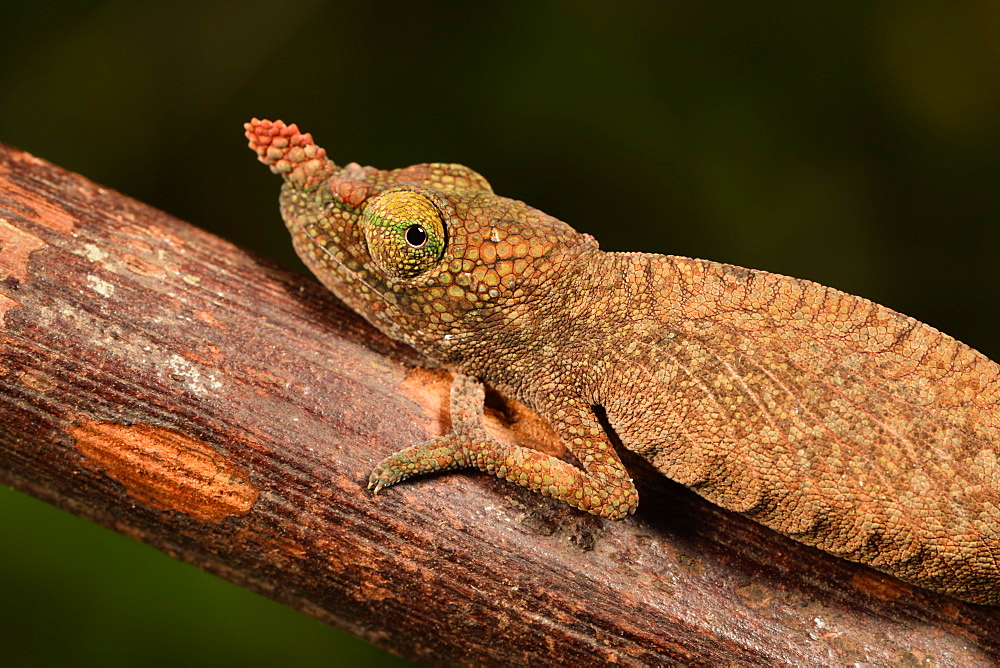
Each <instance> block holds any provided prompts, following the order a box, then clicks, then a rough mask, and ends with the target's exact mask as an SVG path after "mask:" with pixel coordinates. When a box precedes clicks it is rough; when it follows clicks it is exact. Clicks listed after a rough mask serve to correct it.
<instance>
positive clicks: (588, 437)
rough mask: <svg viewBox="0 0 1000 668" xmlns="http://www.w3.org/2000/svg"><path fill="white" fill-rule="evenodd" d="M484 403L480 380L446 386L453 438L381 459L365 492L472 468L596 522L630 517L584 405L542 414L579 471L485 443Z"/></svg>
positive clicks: (624, 480)
mask: <svg viewBox="0 0 1000 668" xmlns="http://www.w3.org/2000/svg"><path fill="white" fill-rule="evenodd" d="M484 398H485V392H484V390H483V384H482V383H481V382H480V381H479V380H477V379H476V378H473V377H472V376H463V375H459V376H456V378H455V381H454V382H453V383H452V386H451V401H450V409H451V422H452V432H451V433H450V434H448V435H447V436H441V437H439V438H434V439H431V440H429V441H425V442H423V443H420V444H417V445H414V446H411V447H409V448H406V449H404V450H400V451H399V452H397V453H395V454H394V455H391V456H389V457H386V458H385V459H383V460H382V461H381V462H379V464H378V465H377V466H376V467H375V470H374V471H373V472H372V474H371V476H370V477H369V479H368V488H369V489H372V490H374V491H375V492H378V491H379V490H380V489H382V488H384V487H388V486H390V485H394V484H395V483H397V482H400V481H402V480H406V479H407V478H409V477H411V476H414V475H418V474H421V473H432V472H435V471H447V470H451V469H458V468H471V467H475V468H478V469H480V470H481V471H484V472H486V473H489V474H490V475H495V476H497V477H499V478H504V479H506V480H510V481H511V482H515V483H517V484H518V485H521V486H523V487H527V488H529V489H531V490H534V491H536V492H540V493H541V494H543V495H545V496H551V497H553V498H555V499H559V500H561V501H565V502H566V503H568V504H570V505H572V506H576V507H577V508H580V509H582V510H586V511H587V512H589V513H593V514H595V515H601V516H603V517H609V518H612V519H621V518H622V517H625V515H627V514H629V513H632V512H635V509H636V506H637V505H638V503H639V495H638V493H637V492H636V490H635V486H634V485H633V484H632V479H631V478H630V477H629V475H628V471H626V470H625V467H624V466H623V465H622V462H621V460H620V459H619V458H618V454H617V453H616V452H615V450H614V447H613V446H612V445H611V443H610V441H609V440H608V436H607V434H606V433H605V432H604V429H603V428H602V427H601V424H600V423H599V422H598V421H597V418H596V416H595V415H594V411H593V409H592V408H591V407H590V406H589V405H588V404H586V403H584V402H580V401H567V400H563V401H560V400H558V399H556V400H553V401H552V404H553V405H552V406H547V407H545V408H546V410H545V413H546V415H547V416H548V419H549V422H551V424H552V426H553V428H554V429H555V431H556V433H557V434H558V435H559V437H560V438H561V439H563V441H564V442H565V443H566V444H567V445H568V446H569V449H570V451H571V452H572V453H573V455H574V456H575V457H576V459H577V461H579V462H580V465H581V466H582V467H583V468H582V469H581V468H578V467H576V466H573V465H572V464H569V463H567V462H564V461H562V460H561V459H558V458H556V457H552V456H550V455H546V454H544V453H541V452H538V451H537V450H532V449H531V448H526V447H524V446H520V445H512V444H509V443H503V442H501V441H498V440H496V439H495V438H493V437H492V436H490V435H489V433H488V432H487V431H486V428H485V426H484V425H483V401H484Z"/></svg>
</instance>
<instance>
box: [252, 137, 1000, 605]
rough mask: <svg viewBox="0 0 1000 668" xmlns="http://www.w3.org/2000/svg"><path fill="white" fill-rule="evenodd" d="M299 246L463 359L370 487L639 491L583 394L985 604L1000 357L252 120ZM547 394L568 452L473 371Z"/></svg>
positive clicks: (613, 499) (792, 531)
mask: <svg viewBox="0 0 1000 668" xmlns="http://www.w3.org/2000/svg"><path fill="white" fill-rule="evenodd" d="M246 130H247V137H248V138H249V140H250V146H251V148H253V149H254V150H255V151H256V152H257V154H258V156H259V158H260V160H261V161H262V162H264V163H265V164H267V165H269V166H270V167H271V169H272V171H274V172H275V173H278V174H281V175H282V176H283V177H284V179H285V185H284V188H283V190H282V194H281V211H282V215H283V217H284V219H285V222H286V224H287V225H288V228H289V230H290V231H291V233H292V238H293V242H294V244H295V248H296V250H297V251H298V253H299V254H300V255H301V256H302V258H303V259H304V260H305V262H306V264H307V265H309V267H310V268H311V269H312V270H313V271H314V272H315V273H316V275H317V276H318V277H319V278H320V280H322V281H323V283H324V284H325V285H327V286H328V287H329V288H330V289H331V290H333V291H334V292H335V293H336V294H337V295H338V296H339V297H340V298H341V299H343V300H344V301H346V302H347V303H348V304H349V305H350V306H351V307H352V308H354V309H355V310H357V311H358V312H359V313H361V314H362V315H363V316H365V317H366V318H367V319H368V320H369V321H371V322H372V323H373V324H374V325H375V326H377V327H379V328H380V329H382V330H383V331H385V332H386V333H388V334H389V335H390V336H393V337H395V338H397V339H400V340H402V341H405V342H407V343H409V344H411V345H413V346H414V347H416V348H417V349H419V350H421V351H423V352H424V353H425V354H427V355H428V356H429V357H431V358H432V359H434V360H436V361H437V362H439V363H440V364H441V365H442V366H445V367H447V368H450V369H452V370H454V371H456V372H458V373H459V374H461V375H459V376H458V377H457V379H456V381H455V384H454V386H453V387H452V401H451V411H452V423H453V432H452V433H451V434H449V435H448V436H444V437H441V438H438V439H434V440H432V441H428V442H427V443H422V444H416V445H414V446H412V447H410V448H407V449H405V450H403V451H401V452H398V453H396V454H394V455H392V456H390V457H388V458H387V459H386V460H384V461H383V462H381V463H380V464H379V465H378V467H377V468H376V470H375V471H374V472H373V473H372V477H371V480H370V487H372V488H373V489H375V490H376V491H377V490H378V489H381V488H383V487H385V486H388V485H392V484H394V483H396V482H399V481H401V480H403V479H405V478H408V477H410V476H412V475H415V474H419V473H426V472H431V471H440V470H445V469H454V468H459V467H477V468H480V469H482V470H483V471H486V472H488V473H491V474H493V475H497V476H499V477H503V478H506V479H508V480H511V481H513V482H516V483H518V484H521V485H524V486H526V487H529V488H531V489H534V490H536V491H538V492H540V493H542V494H545V495H547V496H552V497H555V498H559V499H562V500H564V501H566V502H567V503H570V504H572V505H574V506H576V507H578V508H582V509H584V510H586V511H588V512H592V513H595V514H598V515H602V516H605V517H611V518H621V517H624V516H625V515H627V514H628V513H630V512H633V511H634V510H635V508H636V505H637V503H638V496H637V494H636V491H635V488H634V487H633V485H632V482H631V480H630V478H629V475H628V473H627V471H626V470H625V468H624V467H623V466H622V463H621V461H620V459H619V458H618V456H617V455H616V453H615V452H614V449H613V447H612V446H611V445H610V442H609V439H608V436H607V434H605V432H604V430H603V429H602V427H601V425H600V423H599V422H598V420H597V418H596V415H595V413H594V406H602V407H603V408H604V410H605V411H606V413H607V417H608V421H609V423H610V424H611V426H612V428H613V429H614V430H615V432H616V433H617V435H618V436H619V437H620V439H621V441H622V443H623V444H624V445H625V446H626V447H627V448H628V449H630V450H633V451H635V452H637V453H638V454H640V455H641V456H643V457H644V458H646V459H647V460H649V461H650V462H651V463H652V464H653V465H655V466H656V467H657V468H658V469H659V470H660V471H662V472H663V473H664V474H665V475H667V476H669V477H670V478H673V479H674V480H677V481H678V482H681V483H683V484H685V485H688V486H689V487H691V488H693V489H694V490H695V491H697V492H698V493H699V494H701V495H703V496H704V497H706V498H708V499H709V500H711V501H713V502H715V503H717V504H719V505H720V506H723V507H725V508H728V509H731V510H734V511H738V512H741V513H744V514H745V515H747V516H749V517H751V518H753V519H755V520H756V521H758V522H761V523H762V524H765V525H766V526H769V527H771V528H773V529H775V530H777V531H780V532H781V533H784V534H786V535H788V536H791V537H793V538H795V539H797V540H800V541H802V542H804V543H807V544H810V545H814V546H816V547H819V548H821V549H824V550H827V551H829V552H832V553H834V554H837V555H839V556H842V557H844V558H847V559H851V560H854V561H860V562H862V563H865V564H869V565H871V566H873V567H875V568H878V569H880V570H883V571H886V572H889V573H892V574H894V575H896V576H898V577H900V578H902V579H904V580H907V581H909V582H913V583H915V584H917V585H920V586H923V587H927V588H929V589H934V590H937V591H941V592H944V593H947V594H951V595H953V596H956V597H958V598H962V599H965V600H968V601H973V602H976V603H984V604H991V605H1000V447H998V445H997V444H998V443H1000V438H998V436H1000V433H998V430H1000V409H998V405H1000V368H998V367H997V365H996V364H995V363H994V362H992V361H990V360H989V359H987V358H986V357H984V356H983V355H981V354H980V353H978V352H976V351H975V350H973V349H971V348H969V347H968V346H966V345H964V344H962V343H959V342H958V341H956V340H955V339H952V338H951V337H949V336H947V335H945V334H942V333H941V332H938V331H937V330H935V329H933V328H931V327H929V326H927V325H924V324H922V323H920V322H917V321H916V320H913V319H912V318H908V317H906V316H904V315H901V314H899V313H896V312H894V311H892V310H890V309H887V308H884V307H882V306H879V305H878V304H874V303H872V302H870V301H868V300H865V299H862V298H860V297H854V296H851V295H847V294H844V293H843V292H839V291H837V290H834V289H831V288H827V287H823V286H821V285H817V284H815V283H811V282H809V281H803V280H798V279H794V278H788V277H785V276H779V275H776V274H770V273H766V272H760V271H754V270H749V269H743V268H740V267H734V266H730V265H724V264H719V263H715V262H709V261H705V260H693V259H689V258H682V257H674V256H662V255H652V254H638V253H635V254H633V253H604V252H602V251H600V250H599V249H598V246H597V243H596V242H595V241H594V240H593V238H591V237H590V236H588V235H584V234H579V233H577V232H576V231H574V230H573V229H572V228H571V227H569V226H568V225H566V224H565V223H562V222H560V221H558V220H556V219H555V218H552V217H551V216H548V215H546V214H544V213H542V212H540V211H538V210H536V209H532V208H531V207H529V206H527V205H526V204H524V203H523V202H518V201H515V200H510V199H506V198H503V197H499V196H496V195H494V194H493V192H492V190H491V189H490V186H489V184H488V183H487V182H486V180H485V179H483V178H482V177H481V176H479V175H478V174H476V173H475V172H473V171H472V170H470V169H468V168H466V167H463V166H461V165H445V164H427V165H415V166H412V167H407V168H405V169H399V170H393V171H382V170H377V169H374V168H371V167H360V166H358V165H357V164H353V163H352V164H349V165H347V166H345V167H338V166H337V165H335V164H334V163H333V162H331V161H330V160H328V159H327V158H326V154H325V151H323V149H321V148H319V147H318V146H316V145H315V144H314V142H313V140H312V137H311V136H310V135H308V134H301V133H299V132H298V129H297V128H296V127H295V125H290V126H286V125H285V124H284V123H282V122H280V121H277V122H273V123H272V122H270V121H258V120H256V119H254V120H253V121H252V122H250V123H248V124H246ZM480 381H485V382H488V383H490V384H491V385H492V386H494V387H496V388H498V389H499V390H501V391H503V392H506V393H509V394H511V395H512V396H515V397H517V398H518V399H520V400H522V401H523V402H524V403H526V404H527V405H529V406H530V407H532V408H533V409H535V410H536V411H538V412H539V413H540V414H541V415H543V416H545V417H546V418H547V419H548V420H549V421H550V423H551V424H552V426H553V428H554V429H555V431H556V433H557V434H559V435H560V437H561V438H562V439H563V440H564V441H565V443H566V444H567V446H568V447H569V449H570V450H571V451H572V452H573V454H574V456H575V457H576V459H577V461H578V463H579V466H576V465H572V464H569V463H567V462H563V461H561V460H559V459H556V458H553V457H550V456H548V455H545V454H542V453H539V452H536V451H534V450H529V449H526V448H523V447H520V446H516V445H511V444H506V443H500V442H497V441H495V440H493V439H492V438H491V437H490V436H489V435H488V434H487V432H486V431H485V429H484V428H483V426H482V423H481V419H482V396H483V389H482V383H481V382H480Z"/></svg>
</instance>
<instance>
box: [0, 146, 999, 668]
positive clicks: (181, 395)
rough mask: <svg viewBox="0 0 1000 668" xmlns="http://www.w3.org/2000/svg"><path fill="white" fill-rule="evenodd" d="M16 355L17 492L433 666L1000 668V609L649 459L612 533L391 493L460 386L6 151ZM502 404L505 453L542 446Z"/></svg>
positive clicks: (0, 255) (468, 495) (464, 484)
mask: <svg viewBox="0 0 1000 668" xmlns="http://www.w3.org/2000/svg"><path fill="white" fill-rule="evenodd" d="M275 224H276V225H277V224H280V223H279V221H278V219H277V213H276V214H275ZM0 356H2V364H0V388H2V394H0V481H2V482H5V483H7V484H10V485H12V486H14V487H16V488H18V489H21V490H24V491H26V492H28V493H31V494H34V495H35V496H38V497H39V498H42V499H45V500H47V501H49V502H51V503H53V504H55V505H57V506H59V507H61V508H65V509H67V510H69V511H71V512H74V513H76V514H78V515H81V516H83V517H86V518H88V519H91V520H93V521H96V522H99V523H101V524H103V525H105V526H107V527H110V528H112V529H114V530H116V531H120V532H122V533H125V534H127V535H130V536H133V537H136V538H138V539H139V540H142V541H145V542H147V543H149V544H151V545H153V546H155V547H157V548H159V549H161V550H163V551H165V552H166V553H168V554H170V555H172V556H175V557H177V558H180V559H184V560H186V561H189V562H191V563H194V564H197V565H198V566H200V567H201V568H204V569H206V570H208V571H211V572H213V573H217V574H219V575H221V576H223V577H225V578H227V579H229V580H232V581H233V582H236V583H238V584H240V585H242V586H244V587H247V588H249V589H252V590H254V591H258V592H261V593H263V594H265V595H267V596H270V597H272V598H274V599H276V600H278V601H281V602H283V603H286V604H288V605H290V606H292V607H295V608H297V609H299V610H302V611H303V612H306V613H307V614H310V615H314V616H316V617H318V618H319V619H321V620H323V621H325V622H328V623H330V624H333V625H335V626H339V627H341V628H345V629H348V630H350V631H352V632H354V633H356V634H358V635H360V636H362V637H364V638H367V639H369V640H371V641H372V642H375V643H376V644H379V645H381V646H384V647H387V648H389V649H392V650H393V651H396V652H399V653H401V654H403V655H406V656H409V657H412V658H414V659H417V660H419V661H422V662H425V663H429V664H452V663H484V662H485V663H501V662H505V663H506V662H510V663H513V662H518V663H520V662H528V661H531V662H533V663H577V664H597V663H605V662H609V661H617V662H619V663H623V664H650V663H663V662H682V663H685V664H699V663H711V664H717V663H783V662H790V663H797V664H830V663H832V664H844V663H854V662H866V661H867V662H874V663H877V664H907V663H911V662H918V663H922V662H924V661H931V662H941V663H949V664H955V665H971V664H988V663H991V662H995V661H998V660H1000V611H998V610H997V609H994V608H985V607H979V606H975V605H971V604H966V603H962V602H959V601H956V600H953V599H950V598H948V597H945V596H941V595H937V594H933V593H930V592H927V591H923V590H919V589H914V588H912V587H910V586H908V585H905V584H902V583H900V582H898V581H897V580H894V579H893V578H891V577H889V576H886V575H882V574H879V573H876V572H874V571H871V570H869V569H867V568H864V567H861V566H857V565H854V564H850V563H847V562H845V561H842V560H839V559H836V558H834V557H832V556H829V555H827V554H824V553H822V552H819V551H817V550H814V549H811V548H807V547H804V546H801V545H798V544H796V543H794V542H793V541H791V540H788V539H786V538H783V537H781V536H779V535H777V534H775V533H773V532H771V531H769V530H767V529H764V528H763V527H761V526H758V525H756V524H754V523H753V522H751V521H749V520H746V519H744V518H742V517H740V516H737V515H733V514H731V513H727V512H725V511H722V510H720V509H718V508H715V507H714V506H711V505H710V504H708V503H706V502H705V501H703V500H701V499H700V498H698V497H697V496H695V495H694V494H692V493H691V492H689V491H687V490H685V489H683V488H681V487H680V486H678V485H675V484H673V483H670V482H669V481H666V480H665V479H663V478H661V477H660V476H658V475H656V474H653V473H650V472H648V471H646V470H642V469H641V467H639V466H638V465H637V464H636V463H635V462H634V461H632V460H629V464H630V465H631V466H632V467H633V468H634V469H635V470H636V478H637V485H638V486H639V491H640V495H641V499H642V501H641V505H640V509H639V512H638V513H637V514H636V515H635V516H634V517H631V518H629V519H627V520H625V521H622V522H617V523H616V522H609V521H604V520H600V519H598V518H595V517H592V516H589V515H585V514H583V513H580V512H577V511H574V510H572V509H569V508H566V507H564V506H562V505H560V504H557V503H554V502H551V501H549V500H547V499H543V498H540V497H538V496H536V495H534V494H531V493H529V492H526V491H524V490H521V489H519V488H516V487H513V486H511V485H508V484H505V483H503V482H500V481H498V480H495V479H492V478H488V477H486V476H480V475H476V474H474V473H460V474H452V475H448V476H442V477H436V478H427V479H424V480H419V481H413V482H410V483H407V484H405V485H402V486H398V487H394V488H391V489H389V490H386V491H384V492H383V493H381V494H379V495H378V496H373V495H372V494H371V493H369V492H368V491H367V490H366V489H365V482H366V479H367V476H368V473H369V472H370V470H371V469H372V467H373V466H374V464H375V463H376V462H377V461H378V460H379V459H381V458H382V457H384V456H385V455H387V454H389V453H391V452H393V451H395V450H397V449H399V448H400V447H403V446H405V445H408V444H411V443H414V442H417V441H419V440H422V439H425V438H428V437H431V436H434V435H436V434H440V433H442V432H443V431H444V430H445V429H446V428H447V414H446V400H447V388H448V382H449V381H448V376H447V374H444V373H442V372H436V371H429V370H426V369H420V368H418V367H417V365H419V363H420V361H421V360H420V359H419V357H418V355H417V354H416V353H414V352H413V351H411V350H409V349H407V348H404V347H402V346H399V345H397V344H394V343H392V342H390V341H388V340H387V339H386V338H384V337H383V336H382V335H380V334H379V333H377V332H376V331H374V330H373V329H372V328H370V327H369V326H367V325H366V324H365V323H364V322H362V321H361V320H360V319H359V318H358V317H357V316H355V315H354V314H352V313H351V312H349V311H348V310H347V309H346V308H345V307H344V306H343V305H342V304H340V303H339V302H337V301H336V300H335V299H334V298H333V297H332V296H331V295H329V294H327V293H326V292H325V291H324V290H323V289H322V288H320V287H319V286H318V285H317V284H316V283H315V282H314V281H312V280H311V279H307V278H304V277H301V276H298V275H296V274H294V273H292V272H289V271H285V270H282V269H279V268H277V267H274V266H273V265H271V264H269V263H268V262H266V261H263V260H260V259H259V258H256V257H253V256H251V255H250V254H248V253H245V252H243V251H241V250H239V249H238V248H235V247H233V246H232V245H230V244H228V243H226V242H225V241H222V240H220V239H218V238H215V237H212V236H211V235H209V234H207V233H205V232H202V231H200V230H198V229H195V228H193V227H191V226H189V225H187V224H185V223H182V222H180V221H178V220H175V219H173V218H171V217H169V216H167V215H165V214H163V213H161V212H159V211H155V210H153V209H151V208H149V207H146V206H144V205H142V204H140V203H137V202H134V201H132V200H129V199H127V198H125V197H122V196H121V195H118V194H117V193H114V192H110V191H108V190H106V189H103V188H100V187H99V186H96V185H94V184H92V183H90V182H88V181H86V180H85V179H83V178H81V177H79V176H76V175H73V174H70V173H67V172H65V171H63V170H61V169H59V168H56V167H53V166H52V165H49V164H47V163H45V162H43V161H40V160H37V159H35V158H33V157H31V156H29V155H27V154H24V153H22V152H19V151H17V150H14V149H11V148H5V147H0ZM492 400H493V402H494V404H495V407H496V408H498V409H500V410H501V411H506V413H507V414H508V415H511V416H513V419H507V418H504V417H503V416H502V415H501V413H500V412H498V411H494V412H493V414H492V416H493V417H492V423H491V424H492V428H493V429H494V430H496V431H497V432H498V433H502V434H504V435H505V437H507V438H519V439H535V440H536V442H537V444H538V445H539V447H544V446H546V445H548V446H551V445H552V444H551V442H550V441H549V436H548V434H547V433H546V430H545V428H544V427H543V426H540V425H539V423H538V422H537V421H535V420H533V419H531V417H530V416H528V415H526V414H525V413H524V411H523V409H518V408H517V407H516V406H510V405H506V404H505V403H504V402H503V401H502V400H501V399H499V398H497V397H493V398H492Z"/></svg>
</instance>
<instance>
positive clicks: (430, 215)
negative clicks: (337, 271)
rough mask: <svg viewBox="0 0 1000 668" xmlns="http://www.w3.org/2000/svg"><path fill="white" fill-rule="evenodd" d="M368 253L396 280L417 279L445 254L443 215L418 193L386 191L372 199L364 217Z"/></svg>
mask: <svg viewBox="0 0 1000 668" xmlns="http://www.w3.org/2000/svg"><path fill="white" fill-rule="evenodd" d="M361 226H362V229H363V230H364V233H365V240H366V241H367V242H368V252H369V253H371V256H372V259H373V260H375V263H376V264H377V265H378V266H379V268H380V269H381V270H382V271H384V272H385V273H386V274H388V275H389V276H393V277H395V278H413V277H414V276H418V275H420V274H422V273H424V272H426V271H428V270H429V269H430V268H431V267H433V266H434V265H435V264H437V262H438V261H439V260H440V259H441V256H442V255H444V246H445V232H444V221H443V220H442V218H441V212H440V211H438V209H437V207H436V206H435V205H434V203H433V202H432V201H431V200H430V199H429V198H428V197H427V196H426V195H424V194H422V193H420V192H416V191H414V190H406V189H399V190H386V191H383V192H382V193H380V194H379V195H376V196H375V197H373V198H372V199H370V200H368V203H367V205H366V206H365V209H364V211H363V212H362V215H361Z"/></svg>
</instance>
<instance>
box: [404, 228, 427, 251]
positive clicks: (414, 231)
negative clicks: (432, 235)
mask: <svg viewBox="0 0 1000 668" xmlns="http://www.w3.org/2000/svg"><path fill="white" fill-rule="evenodd" d="M406 243H408V244H410V245H411V246H413V247H414V248H420V247H421V246H423V245H424V244H425V243H427V230H425V229H424V228H422V227H420V226H419V225H410V226H409V227H407V228H406Z"/></svg>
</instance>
